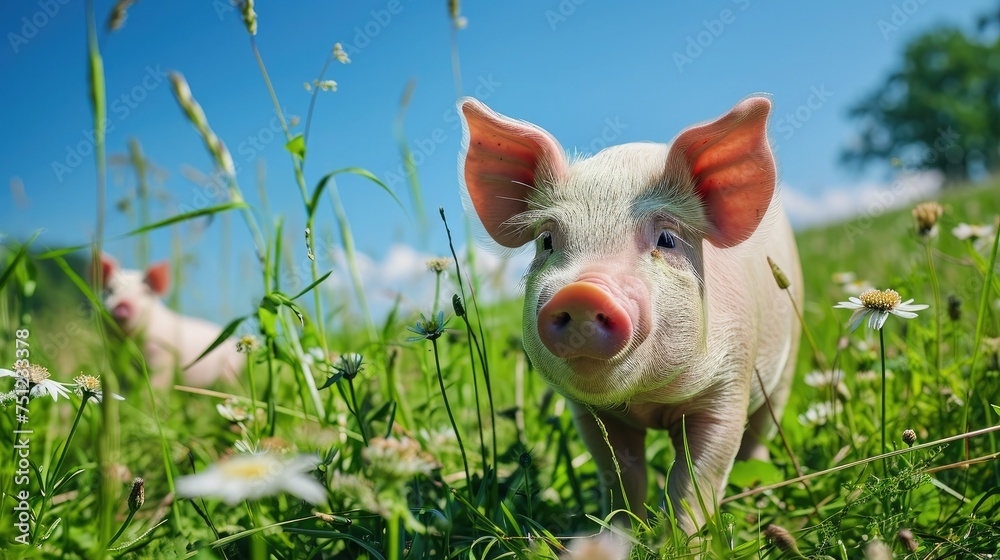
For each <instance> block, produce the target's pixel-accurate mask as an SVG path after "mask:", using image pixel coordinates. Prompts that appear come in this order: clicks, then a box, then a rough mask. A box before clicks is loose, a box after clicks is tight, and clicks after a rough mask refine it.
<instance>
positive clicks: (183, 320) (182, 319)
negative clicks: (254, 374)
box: [146, 305, 242, 387]
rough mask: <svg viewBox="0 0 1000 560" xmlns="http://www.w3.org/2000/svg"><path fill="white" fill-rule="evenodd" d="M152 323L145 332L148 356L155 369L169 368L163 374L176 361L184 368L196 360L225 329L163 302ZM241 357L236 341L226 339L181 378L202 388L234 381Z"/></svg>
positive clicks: (188, 369)
mask: <svg viewBox="0 0 1000 560" xmlns="http://www.w3.org/2000/svg"><path fill="white" fill-rule="evenodd" d="M150 325H151V326H150V328H149V330H147V332H146V348H147V359H149V361H150V363H151V365H153V366H154V367H155V369H157V370H166V371H165V372H163V373H168V374H169V372H171V371H172V370H173V369H174V365H175V364H179V367H182V368H183V367H184V366H186V365H187V364H190V363H191V362H193V361H194V360H195V359H197V358H198V356H200V355H201V353H202V352H204V351H205V349H206V348H208V347H209V346H210V345H211V344H212V343H213V342H214V341H215V339H216V338H218V337H219V334H220V333H221V332H222V328H221V327H219V326H218V325H216V324H215V323H212V322H210V321H206V320H204V319H199V318H197V317H188V316H184V315H179V314H177V313H175V312H173V311H172V310H170V309H168V308H167V307H166V306H162V305H161V306H159V309H157V311H156V320H155V321H151V322H150ZM152 325H156V328H155V329H154V328H153V326H152ZM240 358H241V356H240V355H239V353H237V352H236V346H235V342H233V341H232V340H227V341H224V342H223V343H222V344H220V345H219V346H217V347H216V348H215V349H214V350H212V352H211V353H209V354H208V355H207V356H205V357H204V358H202V359H201V360H198V363H196V364H194V365H193V366H191V367H190V368H187V369H185V370H183V371H182V377H183V379H184V382H185V383H187V384H189V385H194V386H199V387H204V386H208V385H211V384H212V383H214V382H215V381H216V380H218V379H220V378H222V379H227V380H231V379H234V378H235V377H236V375H237V373H238V372H239V369H240V364H241V363H242V360H241V359H240ZM168 379H169V375H168ZM161 384H162V382H161Z"/></svg>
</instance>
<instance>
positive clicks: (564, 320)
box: [538, 281, 634, 359]
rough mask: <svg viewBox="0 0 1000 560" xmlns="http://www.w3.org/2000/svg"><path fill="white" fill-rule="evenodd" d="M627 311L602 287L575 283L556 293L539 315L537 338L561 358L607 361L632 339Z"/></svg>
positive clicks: (586, 283) (630, 321)
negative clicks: (586, 358) (587, 358)
mask: <svg viewBox="0 0 1000 560" xmlns="http://www.w3.org/2000/svg"><path fill="white" fill-rule="evenodd" d="M633 329H634V327H633V325H632V320H631V317H629V314H628V311H626V310H625V309H624V308H623V307H622V305H621V304H620V303H619V301H618V300H617V299H616V298H615V296H613V295H612V294H611V293H609V292H608V291H607V290H606V289H604V288H603V287H601V286H599V285H596V284H593V283H591V282H585V281H584V282H574V283H572V284H570V285H568V286H566V287H564V288H563V289H561V290H559V291H558V292H556V293H555V294H554V295H553V296H552V297H551V298H550V299H549V301H548V302H546V303H545V305H543V306H542V308H541V309H540V310H539V314H538V336H539V337H540V338H541V342H542V344H544V345H545V347H546V348H548V349H549V351H550V352H552V354H554V355H555V356H558V357H560V358H564V359H570V358H576V357H589V358H597V359H609V358H611V357H613V356H615V355H616V354H617V353H618V352H620V351H622V350H623V349H624V348H625V347H626V346H627V345H628V343H629V341H630V340H631V339H632V333H633Z"/></svg>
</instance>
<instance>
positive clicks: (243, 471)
mask: <svg viewBox="0 0 1000 560" xmlns="http://www.w3.org/2000/svg"><path fill="white" fill-rule="evenodd" d="M318 464H319V458H318V457H316V456H315V455H299V456H297V457H293V458H291V459H287V460H285V459H282V458H279V457H277V456H275V455H272V454H270V453H256V454H252V455H235V456H233V457H229V458H227V459H223V460H221V461H219V462H218V463H215V464H213V465H210V466H209V467H208V468H207V469H205V470H204V471H202V472H200V473H196V474H192V475H187V476H182V477H180V478H178V479H177V485H176V487H177V495H178V496H181V497H187V498H190V497H197V496H209V497H218V498H222V499H223V500H224V501H225V502H226V503H227V504H230V505H234V504H237V503H239V502H240V501H242V500H255V499H258V498H262V497H264V496H271V495H274V494H277V493H279V492H288V493H289V494H293V495H295V496H297V497H299V498H301V499H303V500H305V501H307V502H310V503H312V504H319V503H322V502H324V501H326V489H325V488H323V485H321V484H320V483H319V482H318V481H317V480H316V479H315V478H313V477H312V476H311V475H309V474H308V473H309V472H310V471H312V470H313V469H315V468H316V466H317V465H318Z"/></svg>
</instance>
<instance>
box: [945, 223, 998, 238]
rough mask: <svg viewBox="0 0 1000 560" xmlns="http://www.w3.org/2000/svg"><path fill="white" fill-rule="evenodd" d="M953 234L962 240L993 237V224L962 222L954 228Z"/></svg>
mask: <svg viewBox="0 0 1000 560" xmlns="http://www.w3.org/2000/svg"><path fill="white" fill-rule="evenodd" d="M951 234H952V235H954V236H955V237H957V238H958V239H960V240H962V241H965V240H966V239H972V240H976V239H981V238H984V237H993V226H980V225H970V224H967V223H965V222H962V223H960V224H958V225H957V226H955V227H954V228H952V230H951Z"/></svg>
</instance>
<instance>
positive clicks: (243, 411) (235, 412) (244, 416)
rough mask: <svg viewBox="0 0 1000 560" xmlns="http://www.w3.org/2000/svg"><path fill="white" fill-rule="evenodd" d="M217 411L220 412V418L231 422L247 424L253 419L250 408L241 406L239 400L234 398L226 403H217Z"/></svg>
mask: <svg viewBox="0 0 1000 560" xmlns="http://www.w3.org/2000/svg"><path fill="white" fill-rule="evenodd" d="M215 410H216V411H218V413H219V416H222V417H223V418H225V419H226V420H229V421H230V422H235V423H238V422H246V421H247V420H249V419H251V418H253V413H252V412H251V410H250V407H249V406H247V405H245V404H240V402H239V401H238V400H236V399H232V398H230V399H226V400H225V402H221V403H216V404H215Z"/></svg>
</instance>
